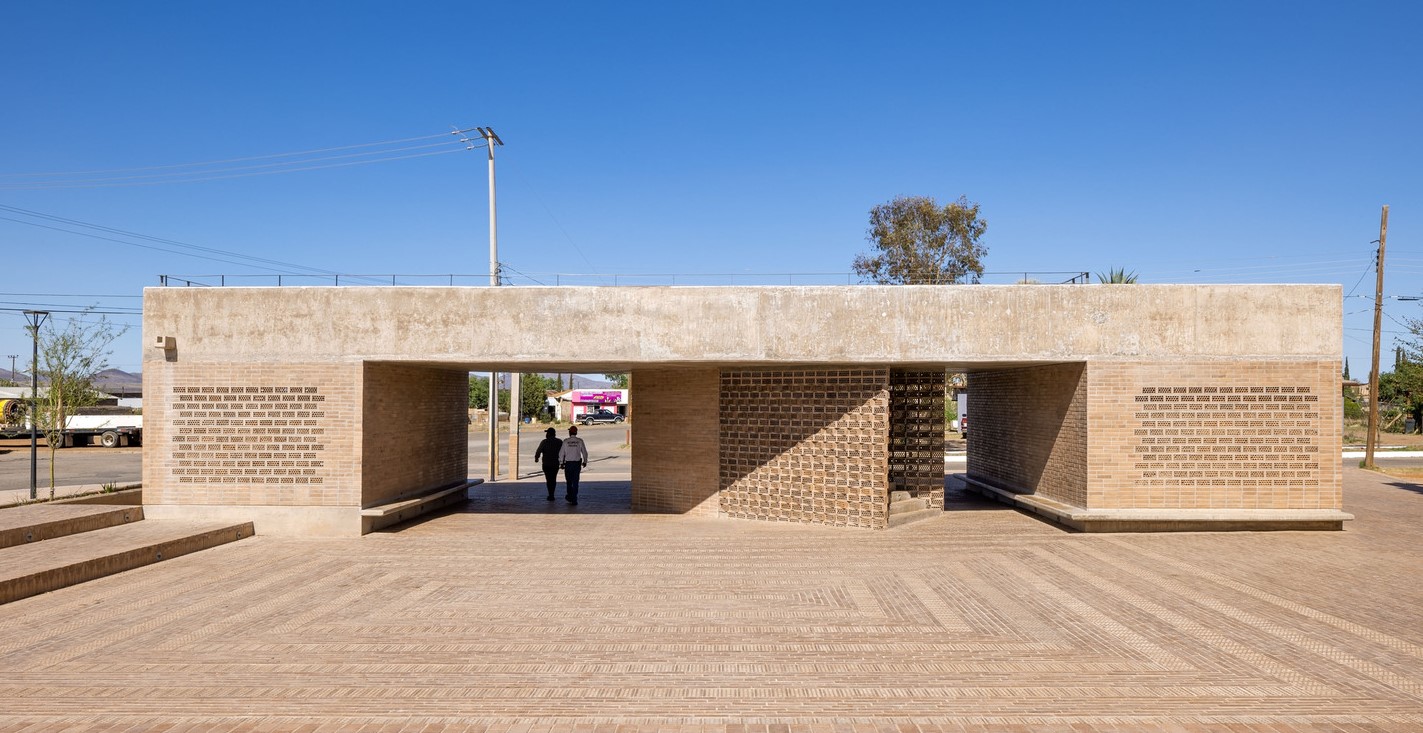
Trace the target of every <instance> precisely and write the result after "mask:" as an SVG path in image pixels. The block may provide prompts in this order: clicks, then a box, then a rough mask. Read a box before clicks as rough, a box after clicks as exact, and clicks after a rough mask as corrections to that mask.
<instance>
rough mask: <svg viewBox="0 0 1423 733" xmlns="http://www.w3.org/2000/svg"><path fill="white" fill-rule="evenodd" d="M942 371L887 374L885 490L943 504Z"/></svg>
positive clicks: (944, 379)
mask: <svg viewBox="0 0 1423 733" xmlns="http://www.w3.org/2000/svg"><path fill="white" fill-rule="evenodd" d="M945 381H946V375H945V373H944V370H942V369H933V370H910V369H893V370H890V373H889V488H890V491H908V492H909V493H910V494H911V495H912V496H916V497H925V498H927V499H928V500H929V506H930V507H931V508H936V509H941V508H943V506H944V386H945Z"/></svg>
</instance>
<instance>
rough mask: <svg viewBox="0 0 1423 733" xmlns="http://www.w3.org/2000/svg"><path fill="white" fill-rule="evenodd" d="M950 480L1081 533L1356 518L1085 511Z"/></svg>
mask: <svg viewBox="0 0 1423 733" xmlns="http://www.w3.org/2000/svg"><path fill="white" fill-rule="evenodd" d="M950 480H956V481H961V482H963V484H964V486H966V487H967V488H969V489H971V490H973V491H975V492H978V493H980V494H983V495H984V496H987V497H989V498H991V499H996V500H998V501H1001V502H1003V503H1004V504H1007V505H1009V506H1012V507H1014V508H1016V509H1020V510H1023V511H1026V512H1031V513H1033V514H1036V515H1038V516H1041V517H1043V518H1045V519H1049V520H1051V521H1053V522H1056V523H1058V524H1061V525H1063V526H1066V527H1070V528H1072V529H1075V530H1077V531H1079V532H1238V531H1251V532H1258V531H1271V530H1332V531H1337V530H1341V529H1343V528H1344V522H1346V521H1349V520H1351V519H1353V518H1354V515H1352V514H1349V513H1347V512H1342V511H1339V510H1335V509H1084V508H1082V507H1078V506H1072V505H1070V504H1064V503H1062V502H1060V501H1054V500H1052V499H1048V498H1046V497H1041V496H1037V495H1034V494H1019V493H1016V492H1013V491H1009V490H1007V489H1003V488H1000V487H997V486H993V485H992V484H988V483H985V482H983V481H979V480H978V479H974V478H970V477H969V476H967V475H965V474H954V475H953V476H951V477H950Z"/></svg>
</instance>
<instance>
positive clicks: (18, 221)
mask: <svg viewBox="0 0 1423 733" xmlns="http://www.w3.org/2000/svg"><path fill="white" fill-rule="evenodd" d="M0 221H13V222H15V223H16V224H25V225H28V226H32V227H39V228H41V229H50V230H53V231H56V232H64V233H66V234H76V235H78V236H81V237H89V238H90V239H100V240H103V241H106V242H114V243H115V244H126V245H128V246H130V247H141V248H143V249H151V250H155V251H157V252H167V253H168V254H175V255H184V256H186V257H196V258H197V259H200V260H212V261H213V262H224V263H227V264H229V265H238V266H241V267H255V268H257V269H259V270H270V271H272V272H280V271H279V270H277V269H276V268H273V267H264V266H262V265H254V264H252V263H251V262H238V261H235V260H226V259H222V258H220V257H208V256H206V255H199V254H193V253H192V252H182V251H179V250H174V249H165V248H163V247H155V246H153V245H149V244H139V243H137V242H128V241H125V240H122V239H114V238H113V237H101V236H99V235H97V234H90V233H88V232H76V231H74V230H73V229H63V228H61V227H52V226H49V225H47V224H40V223H38V222H33V221H24V220H21V219H13V218H10V217H8V216H0Z"/></svg>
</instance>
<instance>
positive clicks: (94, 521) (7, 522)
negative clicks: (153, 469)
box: [0, 502, 143, 548]
mask: <svg viewBox="0 0 1423 733" xmlns="http://www.w3.org/2000/svg"><path fill="white" fill-rule="evenodd" d="M57 503H58V502H55V503H51V504H33V505H29V506H23V507H16V508H15V509H12V510H10V511H7V512H5V514H3V515H0V548H5V547H14V546H16V545H24V544H28V543H31V542H41V541H43V540H51V539H54V538H56V537H65V536H67V535H72V534H79V533H81V532H92V531H94V530H96V529H104V528H106V527H117V526H119V525H121V524H128V523H129V522H137V521H139V520H141V519H143V507H141V506H130V507H119V508H115V509H108V508H104V507H98V508H93V507H85V506H56V505H55V504H57Z"/></svg>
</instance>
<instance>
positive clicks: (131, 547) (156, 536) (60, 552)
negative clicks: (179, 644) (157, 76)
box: [0, 520, 254, 604]
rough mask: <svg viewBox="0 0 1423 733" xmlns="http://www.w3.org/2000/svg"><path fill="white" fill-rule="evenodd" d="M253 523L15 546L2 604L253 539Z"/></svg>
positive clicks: (165, 525) (160, 527) (109, 530)
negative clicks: (245, 539)
mask: <svg viewBox="0 0 1423 733" xmlns="http://www.w3.org/2000/svg"><path fill="white" fill-rule="evenodd" d="M253 534H254V530H253V527H252V523H251V522H245V523H239V524H230V525H222V524H211V523H206V524H194V523H189V522H161V521H149V520H145V521H142V522H134V523H132V524H128V525H125V526H115V527H106V528H104V529H97V530H93V531H90V532H84V533H81V534H77V535H70V536H66V537H59V538H55V539H51V540H49V541H47V542H44V543H39V544H33V543H32V544H29V545H23V546H19V547H11V548H8V549H7V550H5V558H4V562H3V563H0V604H5V603H10V602H13V601H17V600H20V599H22V598H29V597H30V596H35V595H39V594H40V593H48V592H50V591H53V590H59V589H60V588H66V587H69V586H71V585H77V584H79V583H85V582H88V581H90V580H97V579H99V578H103V577H106V576H109V575H114V574H115V573H122V572H124V571H126V570H133V569H134V568H140V567H143V566H144V565H152V564H153V563H156V562H162V561H164V560H171V559H173V558H175V557H181V556H183V555H187V554H189V553H193V552H198V551H200V550H206V549H208V548H211V547H216V546H218V545H222V544H226V543H228V542H235V541H237V540H240V539H243V538H246V537H251V536H252V535H253Z"/></svg>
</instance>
